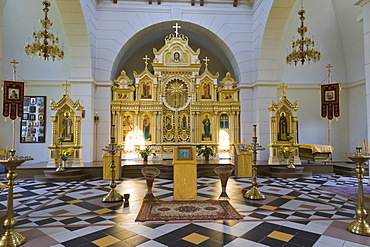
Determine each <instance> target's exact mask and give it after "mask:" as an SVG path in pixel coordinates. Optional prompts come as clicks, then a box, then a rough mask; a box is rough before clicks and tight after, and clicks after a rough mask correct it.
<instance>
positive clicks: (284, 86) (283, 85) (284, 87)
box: [280, 83, 288, 96]
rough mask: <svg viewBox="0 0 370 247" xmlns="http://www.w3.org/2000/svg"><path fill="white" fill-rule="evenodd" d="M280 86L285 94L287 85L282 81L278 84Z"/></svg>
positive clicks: (284, 94)
mask: <svg viewBox="0 0 370 247" xmlns="http://www.w3.org/2000/svg"><path fill="white" fill-rule="evenodd" d="M280 88H282V89H283V91H282V92H283V96H286V89H287V88H288V86H287V85H285V83H283V84H282V85H281V86H280Z"/></svg>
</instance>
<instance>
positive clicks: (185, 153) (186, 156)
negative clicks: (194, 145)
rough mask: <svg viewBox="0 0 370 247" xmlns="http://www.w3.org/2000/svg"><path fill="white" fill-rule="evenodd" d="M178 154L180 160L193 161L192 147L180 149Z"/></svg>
mask: <svg viewBox="0 0 370 247" xmlns="http://www.w3.org/2000/svg"><path fill="white" fill-rule="evenodd" d="M178 150H179V152H178V157H177V159H178V160H191V159H192V153H191V147H179V149H178Z"/></svg>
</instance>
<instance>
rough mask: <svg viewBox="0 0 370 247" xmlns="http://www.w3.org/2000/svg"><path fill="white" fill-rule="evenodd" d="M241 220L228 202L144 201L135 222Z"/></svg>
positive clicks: (241, 217)
mask: <svg viewBox="0 0 370 247" xmlns="http://www.w3.org/2000/svg"><path fill="white" fill-rule="evenodd" d="M235 219H243V216H241V215H240V214H239V213H238V212H237V211H236V210H235V208H234V207H233V206H231V204H230V203H229V202H228V201H212V200H207V201H144V202H143V204H142V206H141V209H140V211H139V214H138V215H137V217H136V220H135V221H181V220H235Z"/></svg>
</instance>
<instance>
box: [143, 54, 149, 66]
mask: <svg viewBox="0 0 370 247" xmlns="http://www.w3.org/2000/svg"><path fill="white" fill-rule="evenodd" d="M143 60H145V69H148V60H150V58H149V57H148V55H145V57H144V58H143Z"/></svg>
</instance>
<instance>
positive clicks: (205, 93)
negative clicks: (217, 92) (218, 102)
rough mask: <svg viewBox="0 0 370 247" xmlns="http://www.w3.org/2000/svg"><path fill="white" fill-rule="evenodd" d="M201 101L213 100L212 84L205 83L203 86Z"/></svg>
mask: <svg viewBox="0 0 370 247" xmlns="http://www.w3.org/2000/svg"><path fill="white" fill-rule="evenodd" d="M201 99H212V84H211V82H208V81H207V82H204V83H202V86H201Z"/></svg>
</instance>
